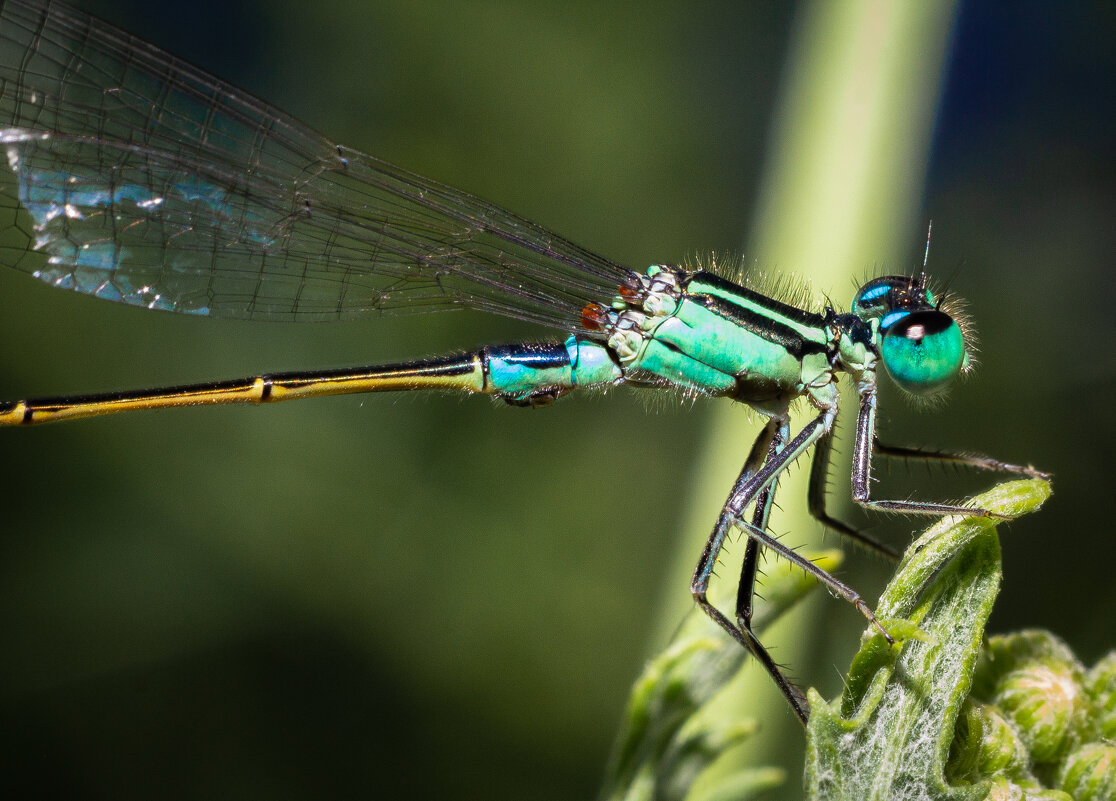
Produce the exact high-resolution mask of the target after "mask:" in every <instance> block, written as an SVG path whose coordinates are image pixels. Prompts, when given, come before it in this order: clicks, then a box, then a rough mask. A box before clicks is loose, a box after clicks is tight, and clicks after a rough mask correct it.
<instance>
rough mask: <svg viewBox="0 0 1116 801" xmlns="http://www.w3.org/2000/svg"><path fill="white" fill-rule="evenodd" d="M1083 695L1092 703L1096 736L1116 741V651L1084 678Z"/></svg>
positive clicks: (1098, 663)
mask: <svg viewBox="0 0 1116 801" xmlns="http://www.w3.org/2000/svg"><path fill="white" fill-rule="evenodd" d="M1085 693H1086V694H1087V695H1088V696H1089V700H1090V701H1092V703H1093V710H1094V713H1093V715H1094V723H1095V728H1096V732H1097V734H1098V736H1100V737H1104V738H1107V739H1109V740H1116V651H1113V652H1112V653H1110V654H1108V656H1106V657H1104V658H1103V659H1101V661H1099V662H1097V664H1095V665H1094V666H1093V669H1092V670H1090V671H1089V674H1088V675H1087V676H1086V677H1085Z"/></svg>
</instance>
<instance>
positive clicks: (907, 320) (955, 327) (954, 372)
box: [852, 273, 970, 397]
mask: <svg viewBox="0 0 1116 801" xmlns="http://www.w3.org/2000/svg"><path fill="white" fill-rule="evenodd" d="M942 306H943V304H942V303H941V302H940V301H939V300H937V299H936V298H935V297H934V295H933V293H931V292H930V290H929V289H928V288H927V286H926V274H925V273H920V274H919V275H917V276H907V275H889V276H884V277H882V278H875V279H873V280H871V281H869V282H868V283H867V284H865V285H864V286H862V287H861V288H860V289H859V291H857V293H856V297H855V298H854V299H853V307H852V310H853V313H854V314H856V315H857V316H858V317H860V318H861V319H862V320H865V321H866V322H867V321H872V320H876V321H878V322H877V326H876V330H877V332H878V347H879V350H880V358H881V359H882V361H883V364H884V369H885V370H887V374H888V375H890V376H891V378H892V380H893V381H895V383H896V384H898V385H899V386H900V388H902V389H904V390H906V391H907V392H909V393H911V394H912V395H916V396H920V397H929V396H932V395H935V394H937V393H939V392H941V391H943V390H944V389H946V387H948V386H949V384H950V383H951V382H952V381H953V379H954V378H956V377H957V376H958V375H959V374H960V373H961V372H963V371H964V370H966V369H967V368H968V366H969V363H970V359H969V354H968V350H967V348H966V343H965V332H964V330H963V327H962V324H961V322H960V321H959V320H957V319H955V318H954V317H953V316H952V315H950V314H949V313H948V312H947V311H945V310H943V308H942Z"/></svg>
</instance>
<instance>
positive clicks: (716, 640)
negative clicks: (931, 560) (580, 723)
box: [601, 550, 841, 801]
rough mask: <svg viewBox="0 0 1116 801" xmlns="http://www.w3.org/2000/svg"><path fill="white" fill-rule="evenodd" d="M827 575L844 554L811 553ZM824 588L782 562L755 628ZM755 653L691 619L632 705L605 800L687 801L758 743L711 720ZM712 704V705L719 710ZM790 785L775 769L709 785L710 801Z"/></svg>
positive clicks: (747, 727)
mask: <svg viewBox="0 0 1116 801" xmlns="http://www.w3.org/2000/svg"><path fill="white" fill-rule="evenodd" d="M809 558H811V559H814V560H815V561H816V562H817V564H819V565H821V566H822V567H823V568H824V569H825V570H833V569H835V568H836V567H837V566H838V565H839V564H840V562H841V554H840V552H838V551H833V550H826V551H816V552H813V553H811V554H809ZM817 587H818V584H817V582H816V581H815V580H814V579H812V578H810V577H807V576H805V575H804V574H803V572H802V571H801V570H799V569H798V568H796V567H794V566H792V565H790V564H789V563H785V562H783V561H782V560H780V561H779V562H776V563H773V564H772V565H771V569H770V571H769V572H768V574H767V576H766V579H765V582H764V598H765V601H764V603H763V604H762V605H760V607H759V608H758V609H757V610H756V615H755V617H754V618H753V625H754V626H755V627H756V628H762V627H764V626H765V625H767V624H769V623H771V622H773V621H774V620H775V619H776V618H778V617H779V616H780V615H782V614H783V613H784V612H786V611H787V610H788V609H790V608H791V607H792V606H794V605H795V604H796V603H798V601H800V600H801V599H802V598H804V597H805V596H806V595H807V594H808V593H810V592H812V591H813V590H815V589H816V588H817ZM746 659H747V652H746V651H745V650H744V649H743V648H741V647H740V646H739V645H738V644H737V643H736V642H735V641H734V640H732V639H731V638H729V637H727V636H725V634H724V632H722V631H721V630H720V629H719V628H718V627H717V626H716V624H714V623H713V621H711V620H709V618H707V617H706V616H705V615H703V614H700V613H699V612H697V611H696V610H694V611H693V612H691V613H690V614H689V615H688V616H687V618H686V620H685V621H684V622H683V624H682V625H681V626H680V627H679V630H678V632H677V633H676V634H675V636H674V638H673V639H672V640H671V642H670V644H669V645H668V646H667V647H666V648H665V649H664V650H663V651H662V652H661V653H659V654H658V655H656V656H654V657H653V658H652V659H651V660H649V661H648V663H647V665H646V666H645V667H644V669H643V672H642V674H641V675H640V677H639V678H638V679H637V680H636V682H635V684H634V685H633V687H632V691H631V694H630V695H629V698H628V705H627V709H626V710H625V714H624V719H623V721H622V725H621V730H620V732H619V736H618V739H617V743H616V747H615V749H614V752H613V755H612V760H611V762H610V765H609V768H608V771H607V774H606V782H605V787H604V790H603V792H602V794H601V798H602V799H608V801H645V800H646V801H652V800H654V801H683V799H684V798H687V796H688V793H689V790H690V788H691V787H692V786H693V784H694V783H695V781H697V779H698V778H699V777H702V779H703V780H705V778H706V777H705V775H704V774H705V772H706V770H707V769H708V768H709V766H710V765H711V764H712V763H713V762H714V761H715V760H717V759H718V758H719V757H720V756H721V755H722V754H724V753H725V752H726V751H727V750H728V749H730V748H732V747H735V746H737V745H740V744H741V743H743V742H745V741H746V740H747V739H748V738H750V737H752V736H753V735H754V734H755V732H756V731H757V729H758V728H759V726H758V724H757V723H756V722H755V721H749V720H745V721H740V720H737V719H732V718H726V717H725V716H718V715H716V714H710V712H716V711H717V710H716V709H710V707H716V701H715V699H714V696H716V695H717V694H718V693H719V692H720V691H721V689H722V688H724V687H725V685H726V684H728V682H729V681H730V679H732V678H733V677H734V676H735V675H736V674H737V673H738V672H739V670H740V668H741V667H742V666H743V665H744V663H745V662H746ZM711 701H712V703H711ZM785 778H786V773H785V771H783V770H781V769H779V768H774V767H753V768H742V769H739V770H735V771H731V772H729V773H728V774H727V775H721V776H718V777H717V778H716V779H714V778H709V779H708V781H706V782H705V788H704V789H705V791H706V792H703V793H702V799H704V801H715V799H726V800H727V799H734V801H744V800H745V799H749V798H753V797H755V796H756V795H758V794H759V793H761V792H763V791H765V790H768V789H771V788H772V787H776V786H778V785H780V784H782V783H783V781H784V780H785Z"/></svg>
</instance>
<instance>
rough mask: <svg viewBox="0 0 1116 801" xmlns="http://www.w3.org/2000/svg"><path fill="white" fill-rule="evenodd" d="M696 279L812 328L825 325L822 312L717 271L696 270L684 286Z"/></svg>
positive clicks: (687, 286) (687, 287)
mask: <svg viewBox="0 0 1116 801" xmlns="http://www.w3.org/2000/svg"><path fill="white" fill-rule="evenodd" d="M695 281H699V282H701V283H705V284H709V285H710V286H713V287H716V288H717V289H719V290H721V291H722V292H724V293H725V294H728V295H736V296H737V297H740V298H743V299H744V300H747V301H748V302H750V303H754V304H755V305H757V306H760V307H762V308H764V309H767V310H768V311H770V312H771V313H772V314H777V315H779V316H780V317H785V318H787V319H788V320H793V321H794V322H796V323H798V324H799V325H804V326H809V327H810V328H824V327H825V318H824V317H823V316H822V315H820V314H816V313H814V312H811V311H806V310H805V309H800V308H798V307H797V306H791V305H790V304H787V303H783V302H782V301H779V300H775V298H772V297H769V296H767V295H764V294H761V293H759V292H756V291H755V290H754V289H748V288H746V287H742V286H740V284H737V283H735V282H734V281H729V280H728V279H726V278H722V277H721V276H719V275H717V274H716V273H709V272H705V271H704V270H703V271H700V272H696V273H694V274H693V275H691V276H690V278H689V280H688V281H687V282H686V284H685V286H684V288H686V289H689V286H690V284H691V283H693V282H695Z"/></svg>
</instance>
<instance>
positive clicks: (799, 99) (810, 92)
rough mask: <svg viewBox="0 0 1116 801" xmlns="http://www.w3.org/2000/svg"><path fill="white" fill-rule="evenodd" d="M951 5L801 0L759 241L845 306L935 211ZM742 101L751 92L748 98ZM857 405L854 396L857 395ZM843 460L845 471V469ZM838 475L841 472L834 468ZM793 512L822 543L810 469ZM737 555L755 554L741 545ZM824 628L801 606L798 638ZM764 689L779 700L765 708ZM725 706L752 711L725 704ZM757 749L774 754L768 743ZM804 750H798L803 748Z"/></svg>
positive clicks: (756, 231) (787, 655)
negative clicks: (931, 175)
mask: <svg viewBox="0 0 1116 801" xmlns="http://www.w3.org/2000/svg"><path fill="white" fill-rule="evenodd" d="M953 14H954V6H953V4H952V3H948V2H946V3H899V2H896V3H891V2H868V1H867V0H864V2H846V3H828V2H823V1H821V0H815V1H814V2H808V3H806V4H804V5H803V6H802V8H801V9H800V12H799V17H798V20H797V22H796V26H795V30H794V32H793V35H792V41H791V46H790V54H789V58H788V61H787V66H786V71H785V76H784V87H783V91H782V98H781V100H780V103H779V107H778V111H777V113H776V116H775V120H774V124H773V126H772V132H771V140H770V141H771V150H770V156H769V160H768V164H767V167H766V170H765V177H764V180H763V182H762V186H761V194H760V202H759V204H758V208H759V212H758V214H757V217H756V221H755V223H754V224H753V226H752V236H751V238H750V242H749V246H748V254H749V256H750V257H752V258H755V259H757V260H758V261H759V263H760V265H761V266H763V267H764V268H765V269H767V270H769V271H770V270H772V269H774V268H777V269H778V270H780V271H783V270H785V271H787V272H788V273H790V274H793V275H795V276H800V277H801V278H802V279H803V280H804V281H805V282H808V283H810V284H812V286H813V287H815V288H816V289H817V290H820V291H821V292H832V293H834V302H835V303H838V304H841V303H847V299H846V298H845V297H844V295H846V294H847V295H849V296H851V294H852V292H853V286H852V284H853V280H854V278H855V277H861V276H863V275H864V274H865V273H869V272H873V271H876V270H879V269H880V266H881V265H884V264H886V265H893V266H895V267H898V264H899V263H900V257H901V254H904V253H910V252H912V250H917V245H918V242H917V239H918V238H919V235H918V234H917V233H916V232H917V231H918V230H919V229H921V228H922V227H923V225H924V221H922V220H916V219H914V217H915V215H916V214H917V210H918V208H919V200H920V195H921V191H922V183H923V178H924V174H925V169H926V164H927V158H928V147H929V144H930V141H931V134H932V130H933V122H934V114H935V111H936V108H937V101H938V96H939V89H940V86H939V84H940V80H941V75H942V72H943V69H942V65H943V61H944V58H945V54H946V52H947V45H948V41H949V34H950V29H951V23H952V19H953ZM742 100H743V99H742ZM846 405H847V404H846ZM748 418H749V415H747V414H745V413H744V411H743V410H742V409H739V408H731V407H729V406H728V405H727V404H721V405H720V406H719V407H718V410H717V412H715V414H714V420H713V425H712V427H711V429H710V434H709V437H708V440H707V442H706V443H705V447H704V449H703V457H702V459H701V462H700V467H699V471H698V474H697V475H696V476H695V478H694V486H693V488H692V490H691V492H690V498H691V503H690V505H689V509H688V511H687V513H686V517H685V519H684V521H683V527H682V531H683V536H682V537H681V538H680V540H679V543H680V544H679V549H678V553H677V556H676V559H675V567H674V568H672V570H671V572H670V575H671V576H672V577H680V576H684V575H688V571H689V570H691V569H692V568H693V564H694V562H695V561H696V559H697V556H698V554H699V553H700V549H701V543H702V542H703V541H704V539H705V537H706V536H707V535H708V533H709V530H710V527H711V525H712V522H713V519H714V517H715V514H716V510H717V509H718V508H719V506H720V504H721V503H722V502H723V501H724V495H725V493H727V491H728V489H729V486H730V485H731V482H732V479H733V478H735V475H736V472H737V471H738V470H739V466H740V463H741V462H742V460H743V458H744V455H745V454H746V453H747V450H748V447H749V446H750V444H751V438H752V437H754V436H755V435H756V426H755V425H754V423H752V422H750V421H749V419H748ZM837 469H839V468H837ZM835 475H836V473H835ZM779 498H780V499H782V506H783V508H784V509H785V510H786V513H784V514H781V515H777V516H776V518H775V520H774V523H773V529H774V531H776V532H778V533H782V532H793V538H792V539H791V543H792V544H795V545H798V544H799V543H806V542H809V543H810V544H816V542H817V535H818V534H820V531H819V527H818V525H817V524H816V523H814V522H813V521H812V520H810V519H809V518H808V517H807V515H806V507H805V502H804V500H805V475H804V471H799V472H797V473H795V474H794V475H793V476H792V477H791V478H790V479H789V480H785V481H783V482H782V484H781V491H780V493H779ZM732 550H733V551H734V552H735V554H736V555H738V554H739V552H740V551H741V550H742V549H740V548H734V549H732ZM737 569H738V568H737V565H736V564H735V563H734V562H732V561H731V557H730V562H729V564H727V565H725V566H724V568H723V569H722V571H721V575H722V580H721V582H720V584H721V587H720V588H719V589H720V591H721V592H720V594H717V588H715V591H714V592H715V595H716V597H718V598H722V599H724V601H723V603H725V604H727V605H728V606H729V607H731V598H732V592H733V590H734V589H735V587H733V586H731V585H732V584H733V578H734V574H735V572H736V571H737ZM679 589H680V588H679V582H678V579H677V578H676V579H675V580H673V581H671V582H670V583H669V585H668V586H666V587H665V588H664V592H666V593H667V598H668V600H666V601H664V603H663V604H662V608H663V610H664V612H663V614H662V616H661V618H660V620H661V632H660V641H665V639H666V636H667V634H668V633H669V629H670V628H671V627H672V626H673V625H675V624H676V622H677V620H678V619H679V617H680V616H681V614H683V610H684V609H685V608H686V605H687V600H688V599H687V597H686V594H685V592H680V591H679ZM820 636H824V634H823V633H822V632H819V631H811V630H810V628H809V621H808V619H806V618H805V617H804V616H803V614H802V612H800V613H799V614H798V616H797V621H796V631H795V636H794V638H793V641H794V642H796V643H802V642H805V641H807V640H810V639H812V638H814V637H820ZM774 642H775V644H776V646H777V651H776V658H777V659H778V660H780V661H783V662H786V663H789V664H790V665H792V666H794V667H795V668H798V669H799V670H800V671H801V670H803V669H804V668H805V666H803V665H800V664H798V662H797V656H796V654H795V653H794V649H793V648H792V647H791V646H790V643H779V642H778V640H777V638H776V639H775V640H774ZM750 673H751V676H750V678H749V679H748V681H750V682H751V684H752V685H754V686H749V687H748V688H747V692H746V693H741V694H739V697H741V698H744V699H746V701H744V702H742V703H746V704H747V706H748V713H749V714H750V715H752V716H756V717H758V718H759V719H760V720H762V721H763V722H764V730H765V735H764V737H762V738H761V740H762V741H763V742H766V743H768V744H770V745H769V746H768V747H769V748H773V749H777V748H778V743H779V742H780V741H781V740H782V737H780V736H779V732H778V731H777V730H778V729H779V728H780V727H783V728H785V729H786V730H787V731H789V732H790V733H791V734H792V735H793V738H794V741H796V742H797V741H798V740H797V738H800V737H801V734H800V733H798V732H795V731H791V730H793V729H797V728H798V723H797V722H796V721H795V720H794V718H793V716H792V715H790V714H789V713H787V712H786V710H785V709H782V708H780V707H784V706H785V702H784V701H783V699H782V697H781V696H779V695H778V694H777V692H775V690H774V687H773V686H771V683H770V680H769V679H768V677H767V676H766V675H761V672H760V671H758V670H757V671H750ZM759 699H764V704H765V705H766V707H767V708H764V709H760V708H757V700H759ZM723 710H724V714H725V715H728V716H734V715H738V714H740V710H739V709H733V708H732V707H731V705H728V704H726V705H724V707H723ZM752 748H753V749H754V750H751V751H750V755H749V759H750V760H751V759H753V758H754V759H755V760H757V761H760V762H762V761H773V760H772V759H771V756H772V755H771V754H768V753H764V748H763V747H760V746H759V745H758V742H757V743H754V744H753V745H752ZM800 750H801V749H796V753H797V752H799V751H800Z"/></svg>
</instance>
